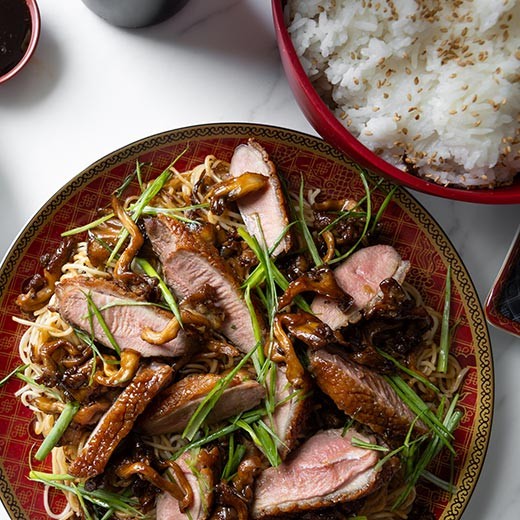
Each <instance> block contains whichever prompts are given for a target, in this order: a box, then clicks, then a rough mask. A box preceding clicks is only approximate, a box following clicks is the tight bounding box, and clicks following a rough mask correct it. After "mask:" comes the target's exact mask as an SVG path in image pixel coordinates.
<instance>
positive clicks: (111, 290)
mask: <svg viewBox="0 0 520 520" xmlns="http://www.w3.org/2000/svg"><path fill="white" fill-rule="evenodd" d="M55 295H56V299H55V301H54V304H53V308H54V309H55V310H57V311H58V312H59V313H60V314H61V316H62V318H63V319H64V320H65V321H67V322H68V323H70V324H71V325H73V326H75V327H78V328H80V329H82V330H84V331H85V332H87V333H88V334H90V333H91V330H90V321H89V308H88V300H87V295H90V297H91V298H92V301H93V302H94V305H95V306H96V307H97V308H98V309H100V310H101V314H102V316H103V319H104V320H105V322H106V324H107V326H108V328H109V330H110V332H111V333H112V335H113V337H114V339H115V340H116V342H117V344H118V346H119V348H120V349H121V350H127V349H130V350H134V351H136V352H138V353H139V354H140V355H141V356H143V357H149V356H167V357H173V356H182V355H184V354H186V353H188V352H190V351H191V347H192V338H191V337H190V336H188V335H187V334H186V333H185V332H184V331H180V332H179V334H178V335H177V337H176V338H175V339H173V340H171V341H169V342H167V343H164V344H163V345H152V344H150V343H147V342H146V341H144V340H143V339H142V338H141V334H142V331H143V329H144V328H145V327H152V328H154V329H157V330H160V329H162V328H164V327H165V326H166V324H167V323H168V322H169V321H170V319H171V317H172V314H171V313H169V312H166V311H163V310H162V309H160V308H158V307H152V306H145V305H135V303H139V302H140V301H144V300H141V299H139V298H138V297H136V296H135V295H134V294H133V293H132V292H129V291H126V290H125V289H123V288H121V287H120V286H119V285H117V284H115V283H113V282H110V281H107V280H101V279H92V278H86V277H83V276H77V277H75V278H69V279H66V280H63V281H62V282H60V283H59V284H58V285H57V286H56V292H55ZM125 302H127V303H128V305H125ZM114 303H117V305H113V306H110V307H108V308H106V309H104V310H103V308H104V307H106V306H107V305H110V304H114ZM90 314H92V312H90ZM92 323H93V327H94V337H95V339H96V340H97V341H99V342H100V343H102V344H103V345H105V346H106V347H109V348H111V347H112V345H111V343H110V341H109V339H108V337H107V335H106V334H105V332H104V331H103V328H102V327H101V324H100V323H99V320H97V319H96V317H93V318H92Z"/></svg>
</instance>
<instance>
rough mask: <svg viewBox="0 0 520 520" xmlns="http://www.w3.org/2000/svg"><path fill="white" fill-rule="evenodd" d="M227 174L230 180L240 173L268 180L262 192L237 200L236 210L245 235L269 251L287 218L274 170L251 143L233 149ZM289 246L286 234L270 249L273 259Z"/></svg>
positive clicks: (281, 191)
mask: <svg viewBox="0 0 520 520" xmlns="http://www.w3.org/2000/svg"><path fill="white" fill-rule="evenodd" d="M229 172H230V174H231V175H232V176H233V177H239V176H240V175H242V174H244V173H259V174H261V175H264V176H266V177H268V178H269V182H268V184H267V186H266V187H265V189H263V190H260V191H255V192H254V193H250V194H248V195H246V196H245V197H241V198H240V199H238V200H237V205H238V209H239V211H240V214H241V215H242V218H243V219H244V223H245V225H246V228H247V230H248V231H249V233H250V234H251V235H252V236H254V237H255V238H256V239H257V240H258V242H259V243H260V244H262V242H263V240H264V239H265V243H266V245H267V248H268V249H271V248H272V247H274V246H275V245H276V243H277V242H278V241H279V240H280V238H281V237H282V235H283V233H284V232H286V231H287V226H288V224H289V217H288V212H287V207H286V202H285V197H284V194H283V190H282V185H281V182H280V179H279V177H278V174H277V173H276V168H275V166H274V164H273V163H272V161H270V160H269V156H268V154H267V152H266V151H265V150H264V148H262V146H260V145H259V144H258V143H257V142H256V141H255V140H254V139H249V141H248V142H247V144H241V145H239V146H237V147H236V148H235V152H234V153H233V157H232V158H231V164H230V167H229ZM291 245H292V239H291V235H290V234H289V233H287V234H286V235H285V236H284V237H283V238H282V239H281V240H280V242H279V244H278V245H276V247H275V248H274V251H273V256H278V255H279V254H281V253H286V252H287V251H288V250H289V249H290V248H291Z"/></svg>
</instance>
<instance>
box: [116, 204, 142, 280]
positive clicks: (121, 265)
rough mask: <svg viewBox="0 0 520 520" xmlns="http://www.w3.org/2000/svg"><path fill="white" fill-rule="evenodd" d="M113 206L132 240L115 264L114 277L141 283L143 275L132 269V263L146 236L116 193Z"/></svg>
mask: <svg viewBox="0 0 520 520" xmlns="http://www.w3.org/2000/svg"><path fill="white" fill-rule="evenodd" d="M112 208H113V209H114V213H115V214H116V216H117V218H118V219H119V220H120V221H121V223H122V224H123V226H124V228H125V229H126V230H127V231H128V234H129V235H130V242H129V243H128V245H127V246H126V248H125V250H124V251H123V252H122V253H121V255H120V256H119V259H118V260H117V262H116V265H115V266H114V278H115V279H116V280H118V281H121V282H123V283H128V282H130V283H135V282H137V283H138V284H139V283H141V282H142V277H141V276H140V275H138V274H136V273H134V272H133V271H132V269H131V267H130V264H131V263H132V260H133V259H134V257H135V255H136V254H137V253H138V251H139V249H141V246H142V245H143V243H144V237H143V235H142V233H141V231H140V230H139V228H138V227H137V224H136V223H135V222H134V221H133V220H132V219H131V218H130V216H129V215H128V213H127V212H126V211H125V209H124V208H123V206H122V205H121V203H120V202H119V200H118V198H117V197H116V196H115V195H112Z"/></svg>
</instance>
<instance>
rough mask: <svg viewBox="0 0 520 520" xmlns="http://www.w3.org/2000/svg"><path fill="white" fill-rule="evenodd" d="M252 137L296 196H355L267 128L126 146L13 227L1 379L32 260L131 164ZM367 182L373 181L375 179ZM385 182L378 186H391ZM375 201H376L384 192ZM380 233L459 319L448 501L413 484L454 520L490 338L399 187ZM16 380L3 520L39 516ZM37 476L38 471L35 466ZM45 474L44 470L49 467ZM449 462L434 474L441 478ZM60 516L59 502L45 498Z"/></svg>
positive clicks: (199, 155) (317, 144)
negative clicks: (315, 192) (460, 371)
mask: <svg viewBox="0 0 520 520" xmlns="http://www.w3.org/2000/svg"><path fill="white" fill-rule="evenodd" d="M249 137H255V138H256V139H257V140H258V141H259V142H260V143H261V144H262V145H263V146H264V147H265V148H266V149H267V151H268V152H269V154H270V156H271V158H272V160H273V161H274V162H275V164H276V165H277V167H278V171H279V172H280V173H281V174H282V175H283V176H284V177H285V178H286V179H287V181H288V185H289V187H290V189H294V190H296V189H297V188H298V186H299V183H300V178H301V175H304V178H305V182H306V188H320V189H321V190H322V192H323V193H325V194H326V195H328V196H330V197H332V198H342V197H353V198H357V199H359V198H361V197H362V196H363V195H364V191H363V186H362V183H361V181H360V179H359V177H358V175H357V174H356V173H355V172H354V171H353V168H354V166H355V165H354V163H352V162H351V161H350V160H349V159H347V158H345V156H344V155H343V154H341V153H340V152H338V151H337V150H335V149H334V148H332V147H331V146H330V145H328V144H327V143H325V142H324V141H322V140H321V139H317V138H314V137H311V136H309V135H305V134H302V133H298V132H295V131H292V130H286V129H282V128H277V127H271V126H261V125H255V124H245V123H244V124H234V123H227V124H208V125H201V126H193V127H187V128H182V129H179V130H173V131H169V132H164V133H161V134H157V135H154V136H151V137H147V138H145V139H142V140H140V141H137V142H135V143H132V144H129V145H128V146H125V147H123V148H121V149H119V150H117V151H115V152H113V153H111V154H109V155H107V156H106V157H104V158H102V159H100V160H99V161H98V162H96V163H94V164H93V165H91V166H90V167H89V168H87V169H86V170H85V171H83V172H82V173H80V174H79V175H77V176H76V177H74V178H73V179H72V180H71V181H70V182H69V183H68V184H66V185H65V186H64V187H63V188H62V189H61V190H60V191H59V192H58V193H56V194H55V195H54V196H53V197H52V198H51V199H50V200H49V201H48V203H47V204H46V205H45V206H44V207H43V208H42V209H41V210H40V211H39V212H38V213H37V214H36V215H35V216H34V218H33V219H32V220H31V221H30V222H29V224H28V225H27V226H26V227H25V229H23V230H22V232H21V233H20V235H19V237H18V238H17V240H16V241H15V243H14V244H13V246H12V248H11V249H10V251H9V253H8V254H7V256H6V258H5V260H4V263H3V265H2V266H1V269H0V303H1V307H0V308H1V311H0V360H1V361H0V367H1V368H0V378H3V377H5V376H6V375H7V374H8V373H9V372H10V371H12V370H13V369H14V368H16V367H17V366H18V365H20V360H19V358H18V350H17V346H18V342H19V340H20V337H21V335H22V333H23V329H24V327H22V326H21V325H18V324H17V323H16V322H14V321H13V320H12V316H13V315H17V314H18V313H19V311H18V308H17V306H16V305H15V303H14V301H15V298H16V296H17V295H18V294H19V293H20V292H21V288H22V284H23V282H24V281H25V280H26V279H27V278H28V277H30V276H31V275H32V274H33V273H35V272H37V271H38V270H39V258H40V256H41V255H42V254H43V253H45V252H47V251H49V250H51V249H52V248H53V247H55V246H57V245H58V244H59V242H60V234H61V233H62V232H63V231H65V230H66V229H70V228H71V227H75V226H79V225H82V224H85V223H87V222H88V221H90V220H92V219H93V216H94V214H95V210H96V209H97V208H99V207H101V206H104V205H106V204H107V203H108V202H109V199H110V194H111V193H112V191H114V190H115V189H116V188H117V187H118V186H120V185H121V183H122V181H123V179H124V178H125V177H126V176H127V175H128V174H129V173H131V172H132V171H133V169H134V167H135V163H136V160H139V161H141V162H146V163H151V164H152V165H153V169H154V171H156V173H157V174H159V173H160V172H161V171H162V170H163V169H164V168H165V167H167V166H168V165H169V164H170V162H171V160H172V158H174V157H176V156H177V155H179V153H180V152H181V151H182V150H184V149H185V148H186V146H187V145H188V146H189V148H188V151H187V152H186V153H185V154H184V155H183V156H182V158H181V159H180V160H179V162H178V163H177V164H176V167H178V168H179V169H184V168H189V167H192V166H194V165H195V164H197V163H199V162H201V161H202V160H203V159H204V157H205V156H206V155H207V154H213V155H216V156H217V157H219V158H222V159H225V160H229V159H230V158H231V155H232V152H233V150H234V148H235V147H236V146H237V145H238V144H239V143H241V142H244V141H245V140H246V139H247V138H249ZM374 180H375V179H374ZM390 186H391V185H390V184H387V185H386V187H387V188H388V187H390ZM374 198H375V202H376V203H380V202H381V201H382V199H383V195H381V196H380V199H378V195H377V194H375V195H374ZM382 235H383V236H384V237H385V238H387V239H388V240H389V241H390V242H391V243H392V245H394V247H395V248H396V249H397V250H398V251H399V252H400V254H401V255H402V256H403V257H404V258H406V259H408V260H410V261H411V264H412V269H411V272H410V274H409V278H410V280H411V282H412V283H413V284H414V285H415V286H416V287H417V288H418V289H419V290H420V292H421V293H422V295H423V297H424V300H425V303H426V304H427V305H430V306H431V307H433V308H435V309H438V310H441V309H442V307H443V298H444V287H445V280H446V274H447V269H448V265H451V269H452V303H451V309H452V319H453V320H454V321H458V322H459V326H458V328H457V330H456V333H455V336H454V339H453V348H454V349H455V353H456V355H457V357H458V359H459V361H460V363H461V365H462V366H463V367H468V369H469V370H468V373H467V375H466V378H465V380H464V384H463V387H462V389H461V400H460V408H461V409H462V411H463V412H464V417H463V419H462V422H461V424H460V426H459V428H458V429H457V431H456V438H455V442H454V446H455V449H456V450H457V454H458V455H457V457H456V459H455V475H454V484H455V485H456V487H457V491H456V493H454V494H453V495H450V494H448V493H447V492H445V491H441V490H439V489H437V488H433V487H429V486H428V485H421V486H420V487H419V494H420V496H421V498H422V500H423V501H424V502H425V503H426V504H427V506H428V508H429V509H430V510H431V511H433V513H434V514H435V518H437V519H445V520H447V519H450V520H455V519H458V518H460V517H461V515H462V513H463V511H464V509H465V506H466V505H467V503H468V501H469V499H470V497H471V494H472V492H473V490H474V488H475V485H476V482H477V479H478V476H479V474H480V471H481V468H482V465H483V463H484V457H485V454H486V450H487V446H488V442H489V436H490V430H491V420H492V414H493V383H494V381H493V364H492V355H491V346H490V343H489V335H488V331H487V326H486V322H485V319H484V314H483V310H482V307H481V305H480V303H479V300H478V297H477V293H476V291H475V287H474V285H473V283H472V281H471V279H470V277H469V275H468V272H467V271H466V268H465V267H464V265H463V263H462V261H461V259H460V257H459V255H458V254H457V252H456V251H455V249H454V248H453V246H452V244H451V243H450V241H449V239H448V238H447V237H446V235H445V234H444V232H443V231H442V230H441V228H440V227H439V225H438V224H437V223H436V222H435V221H434V219H433V218H432V217H431V216H430V215H429V214H428V213H427V212H426V210H425V209H424V208H423V207H422V206H421V205H420V204H419V203H418V202H417V201H416V200H415V199H414V198H413V197H412V196H411V195H410V194H409V193H408V192H407V191H405V190H404V189H402V188H399V189H398V190H397V191H396V193H395V196H394V199H393V201H392V202H391V204H390V205H389V206H388V208H387V210H386V212H385V215H384V218H383V220H382ZM19 387H20V382H19V381H17V380H15V379H11V380H10V381H9V382H8V383H7V384H5V385H4V386H3V387H1V388H0V495H1V498H2V501H3V503H4V506H5V507H6V509H7V511H8V512H9V514H10V516H11V518H15V519H25V520H40V519H44V518H47V515H46V513H45V509H44V506H43V494H42V492H41V488H40V487H38V486H37V485H35V484H34V483H32V482H31V481H29V480H28V479H27V474H28V471H29V459H30V453H31V450H32V448H33V446H34V445H35V444H37V443H38V442H39V439H38V438H37V437H36V436H35V435H34V434H33V433H32V431H31V414H30V413H29V412H28V411H27V410H26V409H25V408H24V407H23V406H22V404H21V403H20V402H19V401H18V399H17V398H16V397H15V396H14V393H15V391H16V390H17V389H18V388H19ZM38 469H39V468H38ZM48 469H49V468H48ZM450 470H451V463H450V459H449V457H448V456H446V458H442V457H441V459H440V460H439V461H438V467H437V468H435V471H436V472H437V473H439V474H441V475H449V473H450ZM54 501H55V505H56V507H57V508H58V509H59V505H60V503H61V499H60V497H55V498H54Z"/></svg>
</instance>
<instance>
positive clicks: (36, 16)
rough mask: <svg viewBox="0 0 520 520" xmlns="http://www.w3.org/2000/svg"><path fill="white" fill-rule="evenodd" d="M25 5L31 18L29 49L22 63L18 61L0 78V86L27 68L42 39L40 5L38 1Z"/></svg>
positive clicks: (28, 1) (26, 0)
mask: <svg viewBox="0 0 520 520" xmlns="http://www.w3.org/2000/svg"><path fill="white" fill-rule="evenodd" d="M25 3H26V4H27V7H28V8H29V14H30V18H31V22H30V23H31V33H30V37H29V42H28V44H27V49H26V50H25V53H24V54H23V56H22V58H21V59H20V61H18V63H17V64H16V65H15V66H14V67H13V68H12V69H11V70H9V71H7V72H6V73H5V74H4V75H2V76H0V84H1V83H4V82H6V81H8V80H9V79H11V78H13V77H14V76H16V74H18V72H20V70H22V69H23V67H25V65H26V63H27V62H28V61H29V60H30V59H31V56H32V55H33V54H34V50H35V49H36V45H37V43H38V39H39V38H40V11H39V9H38V4H37V3H36V0H25Z"/></svg>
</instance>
